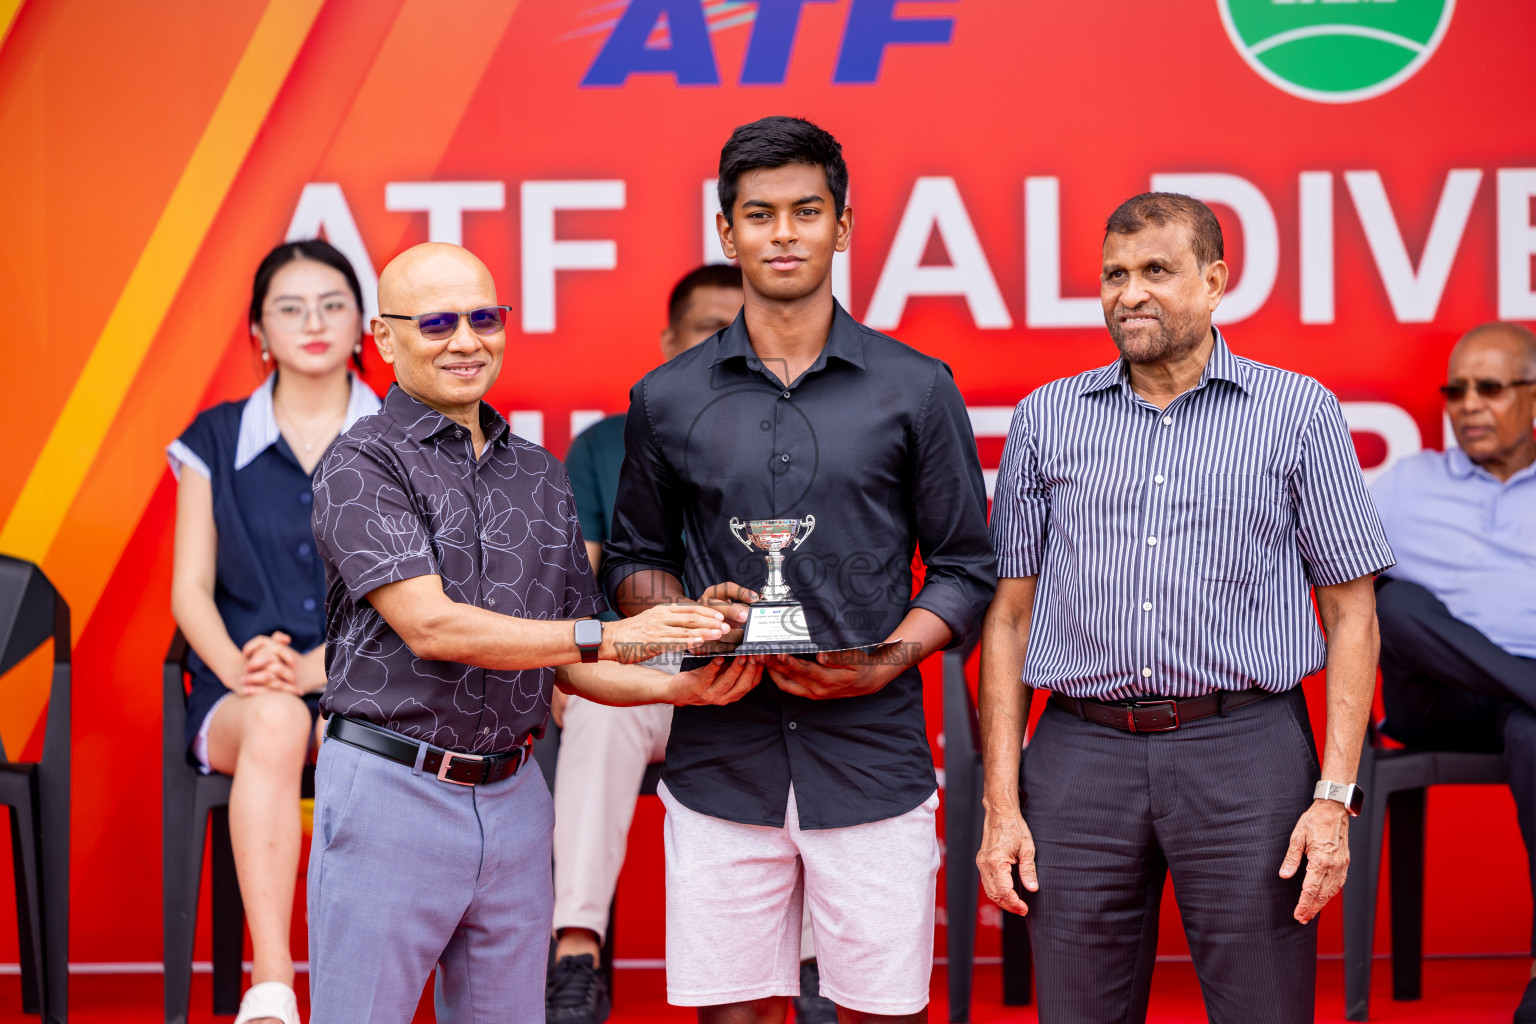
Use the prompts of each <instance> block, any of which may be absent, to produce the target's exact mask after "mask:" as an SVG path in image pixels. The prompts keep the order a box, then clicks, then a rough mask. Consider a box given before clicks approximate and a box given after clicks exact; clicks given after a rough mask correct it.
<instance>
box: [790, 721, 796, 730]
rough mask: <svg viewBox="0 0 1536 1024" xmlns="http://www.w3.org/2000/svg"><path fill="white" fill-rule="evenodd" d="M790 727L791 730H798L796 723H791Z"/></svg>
mask: <svg viewBox="0 0 1536 1024" xmlns="http://www.w3.org/2000/svg"><path fill="white" fill-rule="evenodd" d="M789 727H790V728H791V729H794V728H798V727H797V726H796V725H795V723H794V722H790V723H789Z"/></svg>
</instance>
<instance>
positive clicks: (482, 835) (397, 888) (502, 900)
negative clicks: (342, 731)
mask: <svg viewBox="0 0 1536 1024" xmlns="http://www.w3.org/2000/svg"><path fill="white" fill-rule="evenodd" d="M553 829H554V810H553V807H552V805H551V803H550V798H549V790H548V788H547V787H546V786H545V785H544V779H543V777H542V776H541V775H540V774H539V771H538V768H537V767H536V766H534V765H533V763H532V762H531V761H530V762H529V764H528V765H527V766H525V767H524V768H523V769H522V770H521V771H519V772H518V774H517V775H515V776H513V777H512V778H510V779H503V780H501V781H500V782H495V783H491V784H489V785H484V786H473V787H471V786H455V785H452V784H450V783H446V782H439V781H438V780H437V779H436V778H435V777H434V776H432V775H428V774H425V773H424V774H421V775H414V774H412V772H411V769H410V768H409V767H407V766H405V765H401V764H396V763H395V762H393V761H389V760H386V759H385V758H382V757H379V756H378V755H376V754H371V753H368V752H367V751H364V750H359V749H358V748H356V747H352V746H348V745H347V744H346V743H342V742H341V741H339V740H334V739H332V740H327V741H326V742H325V743H324V744H323V745H322V746H321V748H320V759H319V764H318V766H317V767H316V769H315V828H314V845H313V847H312V848H311V851H310V860H309V885H308V889H309V970H310V974H309V984H310V1021H311V1022H312V1024H348V1022H353V1021H356V1022H358V1024H393V1022H400V1024H406V1022H409V1021H410V1020H411V1018H412V1017H413V1016H414V1015H415V1013H416V1006H417V1003H418V1002H419V1000H420V999H421V993H422V990H423V989H424V988H425V986H426V983H427V978H428V977H429V976H430V975H431V973H432V971H433V969H434V967H435V968H436V970H437V989H436V1003H437V1019H438V1020H439V1021H451V1022H454V1024H481V1022H492V1021H495V1022H522V1021H526V1022H529V1024H542V1022H543V1020H544V972H545V967H546V964H547V958H548V953H549V924H550V917H551V915H552V913H553V907H554V891H553V885H552V882H551V877H550V867H549V865H550V836H551V834H552V832H553Z"/></svg>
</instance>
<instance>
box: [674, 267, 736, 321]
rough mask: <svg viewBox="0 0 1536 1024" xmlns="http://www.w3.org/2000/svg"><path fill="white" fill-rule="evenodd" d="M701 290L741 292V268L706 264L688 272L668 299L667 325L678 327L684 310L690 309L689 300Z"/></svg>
mask: <svg viewBox="0 0 1536 1024" xmlns="http://www.w3.org/2000/svg"><path fill="white" fill-rule="evenodd" d="M700 288H734V289H736V290H737V291H740V290H741V268H740V267H738V266H735V265H733V264H730V263H706V264H704V265H703V266H702V267H694V268H693V269H692V270H690V271H688V273H686V274H684V275H683V279H682V280H681V281H679V282H677V284H675V285H673V286H672V295H671V297H670V298H668V299H667V323H669V324H671V325H672V326H673V327H676V326H677V321H678V319H679V318H680V317H681V316H682V315H683V310H685V309H687V308H688V300H689V299H691V298H693V293H694V292H696V291H698V290H699V289H700Z"/></svg>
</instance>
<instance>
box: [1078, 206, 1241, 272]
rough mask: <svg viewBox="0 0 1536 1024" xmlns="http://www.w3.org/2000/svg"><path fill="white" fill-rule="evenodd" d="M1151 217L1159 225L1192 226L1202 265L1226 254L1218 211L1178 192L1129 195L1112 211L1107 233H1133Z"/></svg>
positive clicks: (1193, 247) (1191, 235)
mask: <svg viewBox="0 0 1536 1024" xmlns="http://www.w3.org/2000/svg"><path fill="white" fill-rule="evenodd" d="M1149 221H1150V222H1151V223H1153V224H1156V225H1157V226H1158V227H1162V226H1163V225H1164V224H1167V223H1170V222H1176V223H1179V224H1183V225H1184V226H1185V227H1187V228H1189V247H1190V249H1191V250H1192V251H1193V252H1194V254H1195V259H1196V260H1197V261H1198V262H1199V264H1200V265H1201V266H1202V267H1204V266H1208V265H1210V264H1211V263H1214V262H1216V261H1217V260H1219V259H1225V258H1226V257H1225V255H1224V253H1225V252H1226V249H1225V246H1224V244H1223V243H1222V240H1221V222H1220V221H1218V220H1217V219H1216V214H1214V213H1212V212H1211V208H1210V207H1209V206H1206V205H1205V204H1204V203H1202V202H1201V201H1200V200H1198V199H1194V198H1192V197H1190V196H1186V195H1182V194H1180V193H1178V192H1143V193H1142V194H1141V195H1139V196H1132V197H1131V198H1129V199H1127V200H1126V201H1125V202H1123V203H1121V204H1120V205H1119V206H1117V207H1116V208H1115V212H1114V213H1112V214H1110V215H1109V221H1108V222H1107V223H1106V224H1105V225H1104V237H1105V238H1108V237H1109V236H1110V235H1111V234H1115V235H1134V234H1135V233H1136V232H1138V231H1140V230H1141V229H1142V228H1144V227H1146V226H1147V223H1148V222H1149Z"/></svg>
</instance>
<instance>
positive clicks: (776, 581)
mask: <svg viewBox="0 0 1536 1024" xmlns="http://www.w3.org/2000/svg"><path fill="white" fill-rule="evenodd" d="M767 562H768V582H767V584H766V585H764V587H763V593H762V599H763V600H764V601H783V600H785V599H786V598H788V597H789V586H788V584H786V583H785V582H784V552H782V551H770V552H768V555H767Z"/></svg>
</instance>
